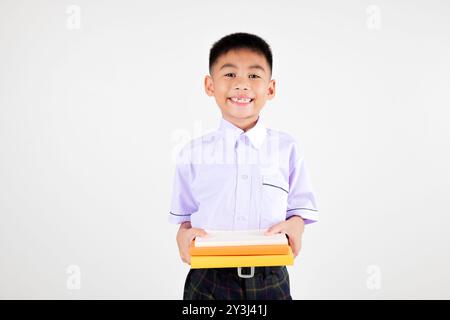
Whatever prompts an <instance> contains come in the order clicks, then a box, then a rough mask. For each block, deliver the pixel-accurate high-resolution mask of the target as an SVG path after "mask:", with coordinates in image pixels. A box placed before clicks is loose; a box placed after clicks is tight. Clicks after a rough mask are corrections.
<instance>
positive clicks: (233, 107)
mask: <svg viewBox="0 0 450 320" xmlns="http://www.w3.org/2000/svg"><path fill="white" fill-rule="evenodd" d="M270 73H271V71H270V68H269V64H268V63H267V61H266V59H265V57H264V56H263V55H261V54H258V53H255V52H253V51H250V50H247V49H240V50H231V51H229V52H227V53H226V54H224V55H222V56H220V57H219V59H218V60H217V61H216V63H215V64H214V65H213V67H212V70H211V75H207V76H206V77H205V91H206V94H207V95H208V96H214V98H215V99H216V102H217V104H218V106H219V108H220V110H221V111H222V116H223V117H224V118H225V119H226V120H228V121H231V122H232V123H234V124H240V125H244V126H245V125H246V124H247V123H251V122H253V121H256V119H257V118H258V116H259V112H260V111H261V109H262V108H263V107H264V104H265V103H266V101H267V100H270V99H272V98H273V97H274V96H275V80H271V79H270V78H271V74H270Z"/></svg>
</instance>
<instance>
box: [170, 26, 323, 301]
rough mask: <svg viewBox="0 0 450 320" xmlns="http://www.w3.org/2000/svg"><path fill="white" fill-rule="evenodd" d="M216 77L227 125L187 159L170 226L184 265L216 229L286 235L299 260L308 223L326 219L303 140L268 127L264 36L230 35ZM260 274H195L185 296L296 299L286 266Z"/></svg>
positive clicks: (222, 44) (187, 152)
mask: <svg viewBox="0 0 450 320" xmlns="http://www.w3.org/2000/svg"><path fill="white" fill-rule="evenodd" d="M209 73H210V74H209V75H207V76H206V77H205V81H204V85H205V91H206V94H207V95H208V96H214V98H215V100H216V103H217V105H218V106H219V108H220V110H221V113H222V119H221V121H220V125H219V128H218V130H217V131H214V132H212V133H209V134H206V135H204V136H202V137H200V138H197V139H194V140H193V141H191V142H190V143H189V144H188V145H187V146H186V147H184V148H183V149H182V150H181V152H180V154H179V158H178V161H177V166H176V173H175V179H174V189H173V196H172V204H171V210H170V214H169V221H170V222H172V223H177V224H180V228H179V230H178V233H177V243H178V248H179V251H180V256H181V259H182V260H183V261H184V262H186V263H188V264H189V263H190V256H189V244H190V243H191V241H192V240H193V239H194V238H195V237H197V236H200V237H201V236H205V235H206V232H205V230H208V229H209V230H248V229H260V230H265V229H267V232H266V234H274V233H285V234H286V235H287V237H288V240H289V245H290V246H291V248H292V251H293V253H294V256H297V255H298V253H299V251H300V248H301V237H302V234H303V228H304V225H305V224H308V223H312V222H315V221H318V210H317V206H316V201H315V197H314V193H313V191H312V188H311V184H310V182H309V179H308V174H307V171H306V167H305V161H304V157H303V154H302V153H301V151H300V150H299V147H298V145H297V143H296V141H295V140H294V139H293V138H292V137H291V136H289V135H288V134H286V133H283V132H280V131H276V130H272V129H267V128H265V127H264V125H263V123H262V120H261V117H260V111H261V109H262V108H263V107H264V104H265V103H266V101H267V100H271V99H272V98H273V97H274V96H275V80H273V79H271V77H272V53H271V49H270V47H269V45H268V44H267V43H266V42H265V41H264V40H263V39H261V38H260V37H258V36H255V35H252V34H248V33H234V34H230V35H228V36H225V37H223V38H222V39H220V40H219V41H217V42H216V43H215V44H214V45H213V47H212V48H211V51H210V57H209ZM239 271H241V270H239ZM253 271H254V276H253V277H244V276H242V275H241V273H239V274H238V273H237V271H236V268H217V269H191V270H190V271H189V273H188V275H187V278H186V283H185V287H184V295H183V298H184V299H189V300H192V299H221V300H229V299H292V298H291V295H290V287H289V275H288V272H287V269H286V267H285V266H284V267H257V268H256V269H253Z"/></svg>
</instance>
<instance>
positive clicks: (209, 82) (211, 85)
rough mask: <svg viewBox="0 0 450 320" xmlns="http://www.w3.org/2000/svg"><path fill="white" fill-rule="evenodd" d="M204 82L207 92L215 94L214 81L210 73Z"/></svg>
mask: <svg viewBox="0 0 450 320" xmlns="http://www.w3.org/2000/svg"><path fill="white" fill-rule="evenodd" d="M204 84H205V92H206V94H207V95H208V96H210V97H211V96H213V95H214V82H213V80H212V78H211V76H210V75H206V76H205V81H204Z"/></svg>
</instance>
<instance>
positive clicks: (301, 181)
mask: <svg viewBox="0 0 450 320" xmlns="http://www.w3.org/2000/svg"><path fill="white" fill-rule="evenodd" d="M294 153H295V154H293V155H292V157H291V161H290V174H289V195H288V206H287V211H286V219H288V218H290V217H292V216H294V215H297V216H300V217H301V218H303V220H304V222H305V224H309V223H313V222H317V221H318V220H319V210H318V208H317V204H316V197H315V195H314V191H313V188H312V185H311V181H310V178H309V175H308V170H307V167H306V162H305V158H304V156H303V155H302V154H299V153H298V149H297V147H295V149H294Z"/></svg>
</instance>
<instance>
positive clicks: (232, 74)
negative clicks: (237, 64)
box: [225, 73, 234, 77]
mask: <svg viewBox="0 0 450 320" xmlns="http://www.w3.org/2000/svg"><path fill="white" fill-rule="evenodd" d="M229 75H231V76H234V73H227V74H226V75H225V77H228V76H229Z"/></svg>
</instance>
